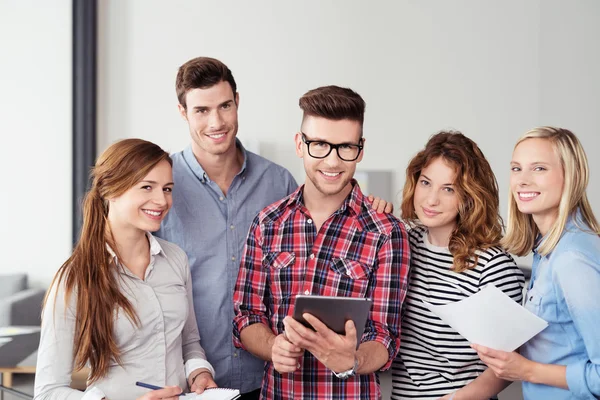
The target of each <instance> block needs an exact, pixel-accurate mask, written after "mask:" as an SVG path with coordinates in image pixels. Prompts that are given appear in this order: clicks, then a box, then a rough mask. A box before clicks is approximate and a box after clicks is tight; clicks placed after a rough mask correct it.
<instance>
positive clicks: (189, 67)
mask: <svg viewBox="0 0 600 400" xmlns="http://www.w3.org/2000/svg"><path fill="white" fill-rule="evenodd" d="M219 82H229V85H230V86H231V90H232V91H233V95H234V96H235V94H236V93H237V85H236V84H235V79H233V74H232V73H231V70H230V69H229V68H228V67H227V65H225V64H223V63H222V62H221V61H219V60H217V59H215V58H210V57H196V58H193V59H191V60H189V61H188V62H186V63H185V64H183V65H182V66H181V67H179V71H177V79H176V81H175V90H176V91H177V99H178V100H179V104H181V105H182V106H183V107H184V108H186V107H187V105H186V103H185V95H186V94H187V92H188V91H190V90H192V89H207V88H210V87H212V86H214V85H216V84H218V83H219Z"/></svg>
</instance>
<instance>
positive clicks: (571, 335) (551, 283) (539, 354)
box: [473, 127, 600, 400]
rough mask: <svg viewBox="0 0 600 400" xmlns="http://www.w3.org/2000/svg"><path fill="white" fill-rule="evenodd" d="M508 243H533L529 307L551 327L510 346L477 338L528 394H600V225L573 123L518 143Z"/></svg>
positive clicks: (518, 250) (491, 362) (483, 353)
mask: <svg viewBox="0 0 600 400" xmlns="http://www.w3.org/2000/svg"><path fill="white" fill-rule="evenodd" d="M511 170H512V173H511V178H510V198H509V218H508V228H507V232H506V236H505V238H504V240H503V244H504V245H505V246H506V248H507V249H508V250H509V251H510V252H512V253H515V254H518V255H520V256H523V255H526V254H528V253H529V252H531V251H533V271H532V276H531V282H530V284H529V289H528V292H527V296H526V300H525V307H526V308H527V309H528V310H530V311H531V312H533V313H535V314H536V315H538V316H539V317H541V318H543V319H544V320H546V321H547V322H548V327H547V328H546V329H544V330H543V331H542V332H541V333H539V334H538V335H536V336H535V337H534V338H532V339H531V340H530V341H529V342H527V343H526V344H524V345H523V346H522V347H521V350H520V353H521V354H518V353H516V352H512V353H507V352H502V351H497V350H492V349H489V348H486V347H483V346H477V345H474V346H473V348H475V349H476V350H477V351H478V353H479V356H480V357H481V359H482V360H483V361H484V362H485V363H486V364H487V365H488V366H489V367H490V369H491V370H493V371H494V372H495V374H496V375H497V376H498V377H500V378H503V379H507V380H522V381H524V382H523V396H524V398H525V400H533V399H536V400H537V399H552V400H562V399H596V398H599V397H600V330H599V329H598V323H599V321H600V307H599V306H598V301H599V298H598V293H599V292H600V236H599V235H600V229H599V226H598V222H597V221H596V218H595V217H594V214H593V212H592V208H591V206H590V203H589V201H588V199H587V195H586V188H587V184H588V176H589V171H588V165H587V158H586V155H585V152H584V151H583V148H582V146H581V143H580V142H579V140H578V139H577V137H576V136H575V135H574V134H573V133H572V132H570V131H568V130H566V129H561V128H552V127H541V128H536V129H533V130H531V131H529V132H527V133H526V134H525V135H524V136H523V137H522V138H521V139H520V140H519V141H518V142H517V144H516V146H515V149H514V152H513V157H512V162H511Z"/></svg>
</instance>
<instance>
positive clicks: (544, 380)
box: [524, 362, 569, 390]
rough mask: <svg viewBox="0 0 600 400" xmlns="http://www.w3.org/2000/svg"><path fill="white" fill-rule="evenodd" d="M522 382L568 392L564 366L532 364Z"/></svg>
mask: <svg viewBox="0 0 600 400" xmlns="http://www.w3.org/2000/svg"><path fill="white" fill-rule="evenodd" d="M524 380H526V381H528V382H531V383H537V384H540V385H547V386H554V387H558V388H561V389H565V390H569V385H568V384H567V367H566V366H564V365H554V364H541V363H536V362H533V363H532V365H531V368H530V370H529V373H528V374H527V376H525V379H524Z"/></svg>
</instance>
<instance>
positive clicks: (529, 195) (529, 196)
mask: <svg viewBox="0 0 600 400" xmlns="http://www.w3.org/2000/svg"><path fill="white" fill-rule="evenodd" d="M540 194H541V193H540V192H517V195H518V196H519V200H523V201H529V200H533V199H535V198H536V197H538V196H539V195H540Z"/></svg>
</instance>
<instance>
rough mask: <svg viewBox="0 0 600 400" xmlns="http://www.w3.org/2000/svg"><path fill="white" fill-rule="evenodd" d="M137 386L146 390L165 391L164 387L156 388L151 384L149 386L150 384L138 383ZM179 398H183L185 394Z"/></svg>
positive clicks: (181, 394)
mask: <svg viewBox="0 0 600 400" xmlns="http://www.w3.org/2000/svg"><path fill="white" fill-rule="evenodd" d="M135 385H136V386H141V387H144V388H146V389H152V390H160V389H164V387H160V386H154V385H151V384H149V383H144V382H136V383H135ZM179 396H183V392H181V393H180V394H179Z"/></svg>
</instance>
